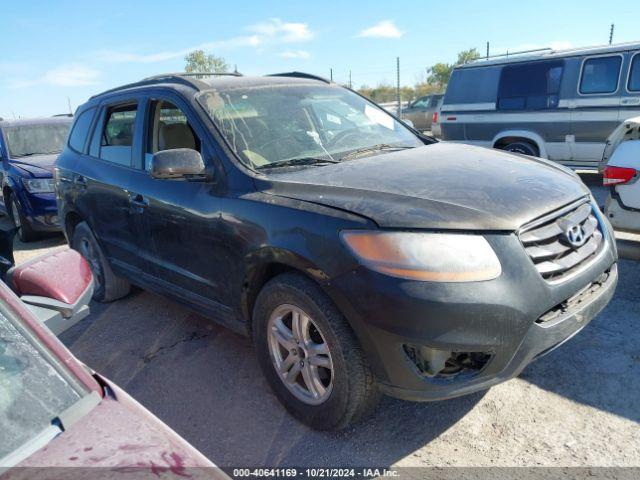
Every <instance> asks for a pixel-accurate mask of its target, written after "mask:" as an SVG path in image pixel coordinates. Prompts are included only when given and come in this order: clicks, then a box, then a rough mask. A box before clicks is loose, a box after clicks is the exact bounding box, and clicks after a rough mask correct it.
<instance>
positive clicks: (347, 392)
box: [252, 273, 379, 430]
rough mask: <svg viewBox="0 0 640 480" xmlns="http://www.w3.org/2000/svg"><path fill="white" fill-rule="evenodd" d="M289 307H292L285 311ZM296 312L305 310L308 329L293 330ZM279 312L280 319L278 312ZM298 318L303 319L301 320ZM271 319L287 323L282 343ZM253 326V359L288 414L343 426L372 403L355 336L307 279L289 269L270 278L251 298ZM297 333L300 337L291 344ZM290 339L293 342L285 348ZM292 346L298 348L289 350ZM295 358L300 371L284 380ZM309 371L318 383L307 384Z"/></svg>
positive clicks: (320, 425) (322, 425)
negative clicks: (291, 360)
mask: <svg viewBox="0 0 640 480" xmlns="http://www.w3.org/2000/svg"><path fill="white" fill-rule="evenodd" d="M288 310H291V313H290V314H289V313H285V312H287V311H288ZM296 312H297V313H298V314H300V317H298V318H300V319H303V318H304V317H305V315H306V316H307V317H308V319H309V323H308V328H307V329H306V332H307V335H305V334H304V332H303V333H302V334H301V331H302V330H304V328H302V329H297V333H298V335H296V333H294V332H295V331H296V329H295V328H294V326H293V322H294V320H293V319H294V315H296ZM283 314H284V316H283V317H282V321H281V322H280V324H279V323H278V320H277V318H280V316H281V315H283ZM300 322H301V323H300V324H302V322H303V320H300ZM276 325H280V327H282V325H284V326H285V327H286V328H288V329H289V330H288V331H287V332H286V333H287V335H283V336H282V337H281V338H284V340H285V343H286V344H287V348H285V346H284V345H283V344H282V343H280V340H276V339H275V338H276V337H277V335H275V334H274V333H272V332H276V331H280V330H277V329H276ZM252 330H253V331H252V334H253V341H254V345H255V348H256V353H257V356H258V362H259V363H260V367H261V369H262V371H263V373H264V375H265V377H266V378H267V381H268V382H269V385H270V386H271V388H272V390H273V392H274V393H275V394H276V396H277V397H278V399H279V400H280V402H282V404H283V405H284V407H285V408H286V409H287V411H288V412H289V413H290V414H291V415H293V416H294V417H295V418H297V419H298V420H300V421H301V422H303V423H305V424H306V425H308V426H310V427H311V428H314V429H317V430H339V429H342V428H345V427H347V426H349V425H351V424H352V423H354V422H356V421H357V420H359V419H360V418H362V417H364V416H365V415H366V414H367V413H369V412H370V411H371V410H373V408H374V407H375V405H376V404H377V402H378V399H379V393H378V389H377V387H376V384H375V381H374V377H373V374H372V373H371V370H370V368H369V364H368V362H367V359H366V358H365V355H364V353H363V351H362V348H361V347H360V344H359V343H358V340H357V339H356V337H355V335H354V333H353V331H352V330H351V328H350V326H349V325H348V323H347V321H346V320H345V318H344V316H343V315H342V314H341V313H340V312H339V311H338V309H337V308H336V307H335V305H334V304H333V303H332V302H331V300H330V299H329V298H328V297H327V296H326V295H325V294H324V292H322V290H321V289H320V288H319V287H318V286H317V285H316V284H315V283H313V282H312V281H311V280H309V279H307V278H305V277H303V276H302V275H298V274H294V273H285V274H282V275H279V276H277V277H275V278H273V279H272V280H270V281H269V282H268V283H267V284H266V285H265V286H264V288H263V289H262V291H261V292H260V294H259V295H258V298H257V299H256V304H255V308H254V313H253V328H252ZM288 334H292V336H289V335H288ZM296 338H298V339H300V338H303V340H302V341H301V340H299V342H300V343H296V344H292V343H291V342H295V341H296ZM307 341H308V342H307ZM291 345H293V348H292V349H291V350H289V347H290V346H291ZM296 347H297V348H298V351H299V353H297V354H296V355H294V353H293V350H295V348H296ZM274 352H275V353H274ZM305 352H306V353H305ZM310 352H326V353H320V354H313V353H310ZM276 357H278V358H277V359H276ZM289 357H291V358H294V359H295V361H294V363H293V365H294V366H292V367H290V368H289V369H288V370H287V368H286V366H287V365H288V363H287V362H288V358H289ZM283 359H284V360H283ZM307 359H309V361H308V362H307V363H306V370H305V366H304V363H305V360H307ZM298 360H299V361H298ZM278 361H280V365H281V367H282V370H281V371H282V372H286V373H282V374H281V373H279V370H278V367H277V365H278ZM296 363H297V364H298V365H299V366H300V367H299V369H301V371H300V373H298V374H297V375H296V376H295V378H294V380H295V381H290V382H286V380H285V379H284V376H285V375H286V374H289V375H292V376H293V375H295V372H294V368H298V367H297V366H296ZM285 364H286V365H285ZM321 365H324V366H321ZM327 365H330V367H331V368H328V367H327ZM314 369H315V370H314ZM305 372H306V374H305ZM313 372H315V376H314V373H313ZM312 377H313V378H314V379H315V380H316V383H315V384H314V385H318V383H317V381H318V380H319V381H320V382H321V384H322V385H321V386H317V387H316V386H314V388H312V389H310V388H308V385H309V383H308V382H307V379H309V378H312ZM312 383H313V382H312ZM323 387H324V392H322V390H323ZM305 390H306V391H307V392H311V391H312V390H313V391H314V392H315V393H316V394H318V395H317V396H316V397H314V396H312V395H305V394H304V391H305ZM294 392H295V393H294Z"/></svg>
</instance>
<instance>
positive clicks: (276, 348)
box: [267, 304, 333, 405]
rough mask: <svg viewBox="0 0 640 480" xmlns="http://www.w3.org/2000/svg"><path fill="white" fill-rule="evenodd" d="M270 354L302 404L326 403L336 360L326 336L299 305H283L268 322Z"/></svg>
mask: <svg viewBox="0 0 640 480" xmlns="http://www.w3.org/2000/svg"><path fill="white" fill-rule="evenodd" d="M267 342H268V345H269V353H270V355H271V361H272V363H273V367H274V368H275V369H276V372H277V373H278V377H279V378H280V380H281V381H282V383H284V385H285V386H286V387H287V389H288V390H289V391H290V392H291V393H292V394H293V395H294V396H295V397H296V398H297V399H298V400H300V401H302V402H304V403H307V404H309V405H319V404H321V403H323V402H325V401H326V400H327V399H328V398H329V396H330V395H331V391H332V389H333V361H332V359H331V352H330V351H329V346H328V345H327V342H326V340H325V336H324V335H323V334H322V332H321V331H320V328H319V327H318V325H317V324H316V322H314V320H313V319H312V318H311V317H310V316H309V315H307V314H306V313H305V312H304V311H303V310H302V309H300V308H299V307H296V306H295V305H287V304H285V305H280V306H279V307H277V308H276V309H275V310H274V311H273V313H272V314H271V316H270V317H269V323H268V338H267Z"/></svg>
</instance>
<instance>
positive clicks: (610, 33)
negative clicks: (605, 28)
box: [609, 23, 616, 45]
mask: <svg viewBox="0 0 640 480" xmlns="http://www.w3.org/2000/svg"><path fill="white" fill-rule="evenodd" d="M615 28H616V25H615V24H614V23H612V24H611V30H610V31H609V45H611V43H613V30H614V29H615Z"/></svg>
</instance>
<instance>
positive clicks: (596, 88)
mask: <svg viewBox="0 0 640 480" xmlns="http://www.w3.org/2000/svg"><path fill="white" fill-rule="evenodd" d="M621 64H622V57H621V56H619V55H615V56H611V57H596V58H588V59H586V60H585V61H584V63H583V64H582V77H581V78H580V93H583V94H594V93H613V92H615V91H616V90H617V89H618V78H619V76H620V65H621Z"/></svg>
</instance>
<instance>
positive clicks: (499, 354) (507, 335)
mask: <svg viewBox="0 0 640 480" xmlns="http://www.w3.org/2000/svg"><path fill="white" fill-rule="evenodd" d="M487 240H488V241H489V242H490V243H491V244H492V246H493V247H494V250H495V251H496V252H500V260H501V263H502V267H503V273H502V275H501V276H500V277H499V278H497V279H495V280H491V281H486V282H471V283H429V282H415V281H406V280H400V279H394V278H391V277H387V276H384V275H380V274H377V273H375V272H371V271H369V270H367V269H365V268H362V267H360V268H358V269H356V270H354V271H352V272H349V273H348V274H345V275H343V276H341V277H340V278H337V279H334V280H333V281H332V283H331V286H330V289H331V292H330V295H331V296H332V297H333V299H334V301H335V302H336V303H337V304H338V306H339V307H340V309H341V310H342V312H343V313H344V314H345V316H346V317H347V319H348V320H349V322H350V324H351V325H352V327H353V328H354V330H355V332H356V335H358V337H359V339H360V341H361V343H362V345H363V348H364V350H365V352H366V354H367V357H368V360H369V362H370V364H371V367H372V369H373V371H374V373H375V375H376V377H377V380H378V384H379V386H380V388H381V390H382V391H383V392H384V393H387V394H389V395H392V396H395V397H398V398H402V399H406V400H441V399H446V398H452V397H456V396H460V395H465V394H468V393H472V392H474V391H478V390H482V389H486V388H488V387H491V386H493V385H495V384H497V383H500V382H502V381H504V380H507V379H509V378H512V377H514V376H517V375H518V374H519V373H520V372H521V371H522V369H524V367H525V366H526V365H527V364H528V363H530V362H531V361H532V360H533V359H535V358H536V357H539V356H541V355H542V354H544V353H547V352H548V351H550V350H551V349H553V348H555V347H556V346H558V345H559V344H561V343H562V342H564V341H566V340H567V339H569V338H571V337H572V336H573V335H575V334H576V333H577V332H579V331H580V330H581V329H582V328H583V327H584V326H585V325H587V324H588V323H589V321H590V320H591V319H592V318H594V317H595V316H596V315H597V314H598V313H599V312H600V311H601V310H602V309H603V308H604V307H605V306H606V304H607V303H608V302H609V300H610V299H611V297H612V296H613V294H614V291H615V286H616V283H617V268H616V263H615V262H616V253H615V249H614V247H613V240H612V239H611V237H610V236H609V235H607V243H606V245H605V248H604V249H603V250H602V251H601V252H600V253H599V254H598V256H597V257H596V258H595V259H594V260H592V261H591V262H590V263H589V264H588V265H587V266H585V267H584V268H583V269H582V270H581V271H580V272H579V273H578V274H576V275H574V276H572V277H571V278H570V279H568V280H566V281H564V282H562V283H558V284H552V283H550V282H546V281H545V280H543V279H542V277H541V276H540V274H539V273H538V272H537V271H536V270H535V267H534V266H533V263H532V262H531V260H530V259H529V257H528V256H527V255H526V253H525V252H524V249H523V248H522V246H521V244H520V242H519V239H518V238H517V237H516V236H515V235H493V236H487ZM605 272H608V277H607V279H606V281H603V282H602V284H601V285H600V288H598V289H597V291H596V292H595V293H593V294H591V295H588V296H586V297H585V298H582V299H581V301H580V302H579V304H577V305H574V304H572V306H571V307H570V308H568V309H566V311H565V313H563V314H562V315H560V316H557V317H555V318H554V319H553V320H552V321H548V322H544V323H537V322H536V321H540V319H541V317H543V316H544V315H545V314H546V313H547V312H549V311H551V310H553V309H554V307H556V306H558V305H563V302H565V301H567V299H570V298H572V297H574V296H575V295H576V293H577V292H580V291H581V290H583V289H584V288H585V287H587V286H588V285H590V284H591V283H592V282H594V281H595V280H596V279H599V278H603V277H602V275H603V274H604V273H605ZM545 318H546V317H545ZM407 345H419V346H423V347H426V348H429V349H436V350H442V351H450V352H451V351H452V352H477V353H482V354H487V355H489V356H490V359H489V360H488V362H486V364H485V365H483V367H482V368H481V369H479V370H478V371H475V372H465V373H461V374H459V375H457V376H450V377H445V378H443V377H438V376H428V375H425V374H424V372H423V371H421V370H420V369H419V368H418V366H416V363H415V361H414V359H412V358H411V356H410V355H408V354H407V350H406V346H407Z"/></svg>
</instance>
